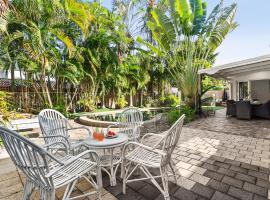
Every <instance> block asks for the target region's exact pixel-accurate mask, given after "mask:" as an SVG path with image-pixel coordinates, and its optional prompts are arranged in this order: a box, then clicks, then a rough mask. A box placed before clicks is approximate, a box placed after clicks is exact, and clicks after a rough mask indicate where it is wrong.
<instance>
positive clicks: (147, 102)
mask: <svg viewBox="0 0 270 200" xmlns="http://www.w3.org/2000/svg"><path fill="white" fill-rule="evenodd" d="M153 104H154V100H153V98H152V97H150V96H147V97H146V98H145V100H144V105H145V106H146V107H150V106H152V105H153Z"/></svg>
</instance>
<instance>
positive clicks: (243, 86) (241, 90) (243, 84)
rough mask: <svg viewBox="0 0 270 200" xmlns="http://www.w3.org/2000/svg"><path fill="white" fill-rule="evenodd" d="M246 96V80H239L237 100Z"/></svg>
mask: <svg viewBox="0 0 270 200" xmlns="http://www.w3.org/2000/svg"><path fill="white" fill-rule="evenodd" d="M247 98H248V82H239V100H244V99H247Z"/></svg>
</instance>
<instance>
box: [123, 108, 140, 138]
mask: <svg viewBox="0 0 270 200" xmlns="http://www.w3.org/2000/svg"><path fill="white" fill-rule="evenodd" d="M118 122H119V129H120V132H123V133H125V134H127V135H128V138H129V140H131V141H137V140H138V139H139V138H140V126H141V125H142V124H143V115H142V112H141V111H140V110H139V109H138V108H135V107H130V108H126V109H125V110H123V112H122V113H121V114H120V115H119V118H118Z"/></svg>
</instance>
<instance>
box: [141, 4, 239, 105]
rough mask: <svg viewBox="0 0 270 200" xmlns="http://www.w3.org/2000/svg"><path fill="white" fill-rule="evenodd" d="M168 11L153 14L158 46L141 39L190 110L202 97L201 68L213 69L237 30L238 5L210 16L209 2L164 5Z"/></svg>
mask: <svg viewBox="0 0 270 200" xmlns="http://www.w3.org/2000/svg"><path fill="white" fill-rule="evenodd" d="M160 3H161V4H163V7H164V6H165V7H166V9H165V10H161V9H159V8H155V9H153V10H152V12H151V15H152V20H151V21H149V22H148V27H149V29H150V30H151V31H152V34H153V39H154V40H155V42H156V44H157V45H152V44H150V43H149V42H146V41H144V40H142V38H138V41H139V42H141V43H142V44H144V45H145V46H147V47H148V49H150V50H151V51H152V52H153V53H154V54H155V55H156V56H159V57H161V58H162V60H163V62H164V64H165V65H166V67H167V69H168V71H169V72H170V74H171V76H172V78H173V84H176V85H177V86H178V88H179V89H180V91H181V92H182V94H183V96H184V97H185V98H186V100H187V102H188V104H189V105H190V106H191V107H196V102H197V101H198V95H199V75H198V73H197V72H198V70H199V69H200V68H207V67H211V66H212V64H213V62H214V58H215V56H216V55H217V54H215V50H216V49H217V47H218V46H219V45H220V44H221V43H222V41H223V40H224V38H225V37H226V35H227V34H228V33H229V32H230V31H232V30H233V29H235V28H236V26H237V24H236V23H235V22H234V16H235V13H236V4H232V5H231V6H228V7H224V6H223V1H221V2H220V3H219V4H218V5H217V6H216V7H215V8H214V9H213V11H212V12H211V13H210V15H208V16H207V13H206V10H207V5H206V2H202V1H201V0H173V1H161V2H160Z"/></svg>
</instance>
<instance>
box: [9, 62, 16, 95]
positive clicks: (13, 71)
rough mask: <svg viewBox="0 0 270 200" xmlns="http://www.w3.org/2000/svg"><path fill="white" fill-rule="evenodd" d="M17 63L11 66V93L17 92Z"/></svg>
mask: <svg viewBox="0 0 270 200" xmlns="http://www.w3.org/2000/svg"><path fill="white" fill-rule="evenodd" d="M14 64H15V63H13V62H12V63H11V64H10V75H11V92H15V66H14Z"/></svg>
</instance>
